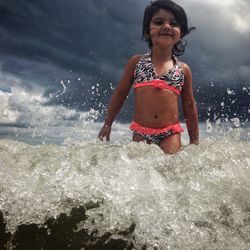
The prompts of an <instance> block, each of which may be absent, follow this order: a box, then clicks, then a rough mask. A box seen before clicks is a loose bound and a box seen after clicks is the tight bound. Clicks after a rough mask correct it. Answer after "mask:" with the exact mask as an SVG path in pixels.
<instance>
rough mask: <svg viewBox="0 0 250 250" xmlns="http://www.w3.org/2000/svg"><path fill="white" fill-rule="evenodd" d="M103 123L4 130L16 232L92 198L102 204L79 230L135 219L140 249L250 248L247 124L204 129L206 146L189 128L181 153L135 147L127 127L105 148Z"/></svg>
mask: <svg viewBox="0 0 250 250" xmlns="http://www.w3.org/2000/svg"><path fill="white" fill-rule="evenodd" d="M100 127H101V124H100V123H95V122H87V123H85V124H82V125H81V126H77V127H76V126H67V127H46V128H36V129H34V128H18V129H17V128H8V127H6V128H4V127H2V128H1V134H2V139H1V140H0V180H1V182H0V210H1V211H2V212H3V216H4V219H5V221H6V222H7V230H8V231H10V232H14V231H15V229H16V227H17V226H18V225H19V224H30V223H38V224H39V223H43V222H44V221H45V220H46V219H47V218H49V217H51V216H53V217H56V216H57V215H59V214H60V213H62V212H66V213H68V212H69V211H70V210H71V208H72V207H78V206H80V205H83V204H85V203H86V202H89V201H93V202H98V203H99V204H100V206H99V207H97V208H94V209H91V210H89V211H88V212H87V213H88V219H87V220H86V221H85V223H84V224H83V225H78V226H79V228H86V229H87V230H89V231H90V232H91V231H93V230H95V229H98V233H99V234H100V235H101V234H103V233H104V232H107V231H110V232H112V231H115V230H124V229H126V228H128V227H129V226H130V225H131V224H132V223H134V224H135V225H136V226H135V229H134V232H133V237H132V238H131V240H132V241H133V243H134V246H135V249H142V246H147V248H146V249H250V181H249V180H250V147H249V145H250V143H249V126H248V125H246V124H245V126H244V127H242V126H241V124H239V123H237V121H235V120H233V121H229V122H220V121H217V123H210V122H209V121H207V122H206V123H202V124H200V131H201V141H200V145H199V146H195V145H188V136H187V134H186V132H185V133H184V134H183V136H182V142H183V149H182V150H181V151H180V152H179V153H177V154H176V155H165V154H164V153H163V152H162V151H161V150H160V148H159V147H158V146H156V145H148V144H145V143H135V142H131V139H130V138H131V134H130V132H129V131H128V128H127V127H128V125H127V124H119V123H115V124H114V126H113V132H112V137H111V142H109V143H108V142H101V141H99V140H97V139H96V136H97V134H98V131H99V129H100ZM7 134H8V136H7ZM4 135H6V136H4ZM100 214H101V215H102V217H101V218H100ZM93 221H95V223H93ZM144 249H145V248H144Z"/></svg>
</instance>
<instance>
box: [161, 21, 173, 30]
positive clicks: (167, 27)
mask: <svg viewBox="0 0 250 250" xmlns="http://www.w3.org/2000/svg"><path fill="white" fill-rule="evenodd" d="M163 29H164V30H170V29H171V26H170V23H169V22H165V23H164V25H163Z"/></svg>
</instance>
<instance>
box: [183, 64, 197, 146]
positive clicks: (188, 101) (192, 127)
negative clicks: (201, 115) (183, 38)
mask: <svg viewBox="0 0 250 250" xmlns="http://www.w3.org/2000/svg"><path fill="white" fill-rule="evenodd" d="M182 68H183V72H184V79H185V83H184V86H183V89H182V91H181V101H182V109H183V113H184V117H185V120H186V125H187V130H188V134H189V138H190V144H196V145H198V144H199V128H198V123H199V121H198V111H197V107H196V103H195V100H194V94H193V87H192V73H191V70H190V68H189V66H188V65H187V64H185V63H183V66H182Z"/></svg>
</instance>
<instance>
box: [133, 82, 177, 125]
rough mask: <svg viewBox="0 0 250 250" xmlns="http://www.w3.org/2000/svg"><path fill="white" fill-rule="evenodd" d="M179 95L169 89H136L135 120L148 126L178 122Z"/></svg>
mask: <svg viewBox="0 0 250 250" xmlns="http://www.w3.org/2000/svg"><path fill="white" fill-rule="evenodd" d="M178 113H179V112H178V95H176V94H175V93H173V92H172V91H171V90H168V89H156V88H152V87H148V86H147V87H142V88H138V89H135V113H134V121H136V122H137V123H139V124H141V125H143V126H146V127H152V128H153V127H155V128H160V127H165V126H168V125H170V124H175V123H177V122H178V120H179V119H178Z"/></svg>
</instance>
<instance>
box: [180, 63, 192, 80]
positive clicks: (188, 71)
mask: <svg viewBox="0 0 250 250" xmlns="http://www.w3.org/2000/svg"><path fill="white" fill-rule="evenodd" d="M179 62H180V65H181V68H182V70H183V73H184V76H186V77H187V76H191V75H192V73H191V69H190V67H189V66H188V65H187V64H186V63H184V62H181V61H179Z"/></svg>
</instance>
